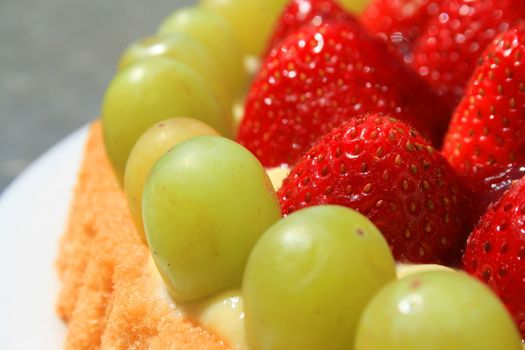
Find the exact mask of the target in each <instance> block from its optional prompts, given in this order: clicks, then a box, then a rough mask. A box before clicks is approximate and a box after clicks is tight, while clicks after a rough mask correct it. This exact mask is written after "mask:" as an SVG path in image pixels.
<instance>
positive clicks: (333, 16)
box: [268, 0, 357, 51]
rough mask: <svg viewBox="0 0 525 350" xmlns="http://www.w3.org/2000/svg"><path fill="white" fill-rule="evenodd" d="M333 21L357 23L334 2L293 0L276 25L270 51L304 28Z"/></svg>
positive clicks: (326, 0)
mask: <svg viewBox="0 0 525 350" xmlns="http://www.w3.org/2000/svg"><path fill="white" fill-rule="evenodd" d="M332 20H336V21H343V22H357V18H356V17H355V16H354V15H352V14H351V13H349V12H347V11H346V10H345V9H343V8H342V7H341V5H339V4H338V3H337V2H336V1H334V0H291V1H290V2H289V3H288V5H287V6H286V7H285V8H284V10H283V12H282V14H281V16H280V18H279V20H278V21H277V24H276V25H275V29H274V32H273V34H272V36H271V39H270V41H269V43H268V51H270V50H271V49H272V48H273V47H274V46H276V45H277V44H278V43H279V42H281V41H282V40H283V39H285V38H286V37H287V36H288V35H290V34H292V33H293V32H294V31H296V30H298V29H299V28H301V27H302V26H305V25H314V26H319V25H321V24H323V23H324V22H325V21H332Z"/></svg>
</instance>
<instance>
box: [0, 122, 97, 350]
mask: <svg viewBox="0 0 525 350" xmlns="http://www.w3.org/2000/svg"><path fill="white" fill-rule="evenodd" d="M86 135H87V127H84V128H82V129H79V130H78V131H76V132H75V133H73V134H71V135H70V136H68V137H67V138H66V139H64V140H63V141H62V142H60V143H59V144H57V145H56V146H54V147H53V148H52V149H50V150H49V151H48V152H46V153H45V154H44V155H43V156H41V157H40V158H39V159H38V160H37V161H35V162H34V163H33V164H32V165H31V166H30V167H29V168H27V169H26V170H25V171H24V172H23V173H22V174H21V175H20V176H19V177H18V178H17V179H16V180H15V181H14V182H13V183H12V184H11V185H10V186H9V187H8V188H7V189H6V190H5V192H4V193H3V194H2V196H1V197H0V349H2V350H19V349H20V350H22V349H23V350H29V349H31V350H35V349H50V350H51V349H57V350H58V349H62V348H63V342H64V335H65V326H64V324H63V323H62V322H61V321H60V320H59V319H58V317H57V316H56V313H55V309H54V308H55V303H56V297H57V292H58V280H57V275H56V272H55V269H54V261H55V259H56V255H57V245H58V239H59V237H60V235H61V234H62V232H63V230H64V228H65V224H66V218H67V213H68V207H69V201H70V199H71V195H72V189H73V186H74V184H75V180H76V174H77V170H78V168H79V165H80V160H81V156H82V150H83V145H84V141H85V139H86Z"/></svg>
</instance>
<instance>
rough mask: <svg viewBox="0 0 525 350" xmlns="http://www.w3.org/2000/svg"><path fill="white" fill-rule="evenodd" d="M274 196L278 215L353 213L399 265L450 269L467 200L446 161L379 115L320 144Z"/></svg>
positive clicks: (461, 237)
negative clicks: (326, 207)
mask: <svg viewBox="0 0 525 350" xmlns="http://www.w3.org/2000/svg"><path fill="white" fill-rule="evenodd" d="M278 195H279V198H280V201H281V205H282V210H283V214H285V215H287V214H290V213H292V212H293V211H295V210H298V209H301V208H304V207H308V206H313V205H319V204H338V205H344V206H347V207H350V208H353V209H356V210H358V211H359V212H361V213H363V214H364V215H366V216H368V217H369V218H370V219H371V220H372V221H373V222H374V223H375V224H376V225H377V227H378V228H379V229H380V230H381V232H382V233H383V234H384V236H385V238H386V240H387V241H388V243H389V244H390V246H391V248H392V250H393V253H394V256H395V257H396V259H398V260H401V261H411V262H419V263H445V264H450V263H457V262H459V260H460V257H461V249H462V247H463V245H464V243H465V240H466V234H467V230H468V228H467V227H466V224H465V222H464V218H465V217H467V216H468V215H466V214H467V209H466V208H467V206H466V196H465V193H464V189H463V187H462V186H461V184H460V183H459V181H458V178H457V176H456V174H455V173H454V171H453V170H452V169H451V167H450V166H449V164H448V163H447V161H446V160H445V158H444V157H443V156H442V155H441V154H440V153H439V152H438V151H436V150H434V149H433V148H432V147H431V146H430V145H429V143H428V141H427V140H425V139H424V138H423V137H421V136H420V135H419V134H418V133H417V132H416V131H414V130H413V129H411V128H410V127H409V126H408V125H406V124H404V123H402V122H400V121H397V120H395V119H392V118H387V117H384V116H382V115H378V114H371V115H368V116H366V117H360V118H354V119H352V120H351V121H350V122H348V123H346V124H344V125H342V126H341V127H339V128H338V129H336V130H334V131H333V132H332V133H330V134H328V135H326V136H325V137H324V138H322V139H321V140H320V141H319V143H318V144H317V145H316V146H314V147H313V148H312V149H311V150H310V151H309V152H308V153H307V154H306V155H305V156H304V157H303V158H302V159H301V160H300V161H299V162H298V163H297V165H296V166H295V167H294V168H293V169H292V171H291V173H290V175H289V176H288V177H287V178H286V179H285V180H284V183H283V186H282V187H281V189H280V190H279V192H278Z"/></svg>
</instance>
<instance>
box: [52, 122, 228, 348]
mask: <svg viewBox="0 0 525 350" xmlns="http://www.w3.org/2000/svg"><path fill="white" fill-rule="evenodd" d="M56 264H57V270H58V274H59V277H60V280H61V282H62V287H61V291H60V294H59V298H58V303H57V312H58V315H59V316H60V317H61V318H62V319H63V320H64V321H65V322H66V323H67V324H68V328H69V329H68V333H67V337H66V343H65V349H68V350H69V349H71V350H77V349H86V350H87V349H89V350H95V349H112V350H117V349H130V350H131V349H151V350H157V349H159V350H160V349H173V350H190V349H191V350H199V349H206V350H215V349H229V347H228V346H227V344H225V343H224V342H223V341H222V340H221V339H219V338H218V337H217V336H215V335H214V334H211V333H209V332H207V331H206V330H205V329H203V328H202V327H200V326H198V325H196V324H194V323H192V322H190V321H189V320H187V319H185V318H184V317H183V316H182V315H181V313H180V312H178V311H177V308H176V307H175V305H174V304H173V302H171V300H170V299H169V298H167V297H166V292H165V288H164V286H163V283H162V280H161V279H160V277H159V275H158V273H157V271H156V269H155V267H154V265H153V262H152V259H151V257H150V253H149V250H148V248H147V247H146V246H145V245H144V244H142V243H141V241H140V239H139V235H138V233H137V232H136V231H135V227H134V226H133V223H132V221H131V217H130V214H129V211H128V208H127V204H126V200H125V197H124V195H123V193H122V191H121V189H120V187H119V185H118V182H117V180H116V178H115V176H114V174H113V171H112V169H111V166H110V163H109V160H108V159H107V156H106V153H105V149H104V143H103V139H102V130H101V126H100V123H99V122H95V123H94V124H93V125H92V127H91V129H90V132H89V136H88V140H87V143H86V148H85V155H84V160H83V163H82V166H81V169H80V173H79V175H78V181H77V185H76V188H75V194H74V199H73V202H72V204H71V208H70V217H69V222H68V226H67V229H66V232H65V233H64V235H63V237H62V239H61V242H60V251H59V257H58V260H57V263H56Z"/></svg>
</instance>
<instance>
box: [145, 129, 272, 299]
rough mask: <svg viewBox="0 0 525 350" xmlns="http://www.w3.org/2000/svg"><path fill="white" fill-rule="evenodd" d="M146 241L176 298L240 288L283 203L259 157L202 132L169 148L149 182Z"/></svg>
mask: <svg viewBox="0 0 525 350" xmlns="http://www.w3.org/2000/svg"><path fill="white" fill-rule="evenodd" d="M142 212H143V216H144V224H145V228H146V235H147V239H148V244H149V246H150V249H151V251H152V252H153V258H154V260H155V262H156V264H157V267H158V269H159V272H160V274H161V275H162V277H163V279H164V281H165V282H166V284H167V286H168V290H169V291H170V294H171V295H172V296H173V297H174V299H176V300H182V301H185V300H195V299H199V298H202V297H206V296H209V295H211V294H214V293H217V292H219V291H221V290H225V289H229V288H235V287H240V284H241V280H242V274H243V271H244V266H245V264H246V260H247V259H248V255H249V254H250V251H251V249H252V247H253V245H254V244H255V242H256V241H257V239H258V238H259V236H260V235H261V234H262V233H263V232H264V231H265V230H266V229H267V228H268V227H269V226H270V225H272V224H273V223H274V222H276V221H277V220H278V219H279V218H280V205H279V201H278V199H277V196H276V194H275V191H274V190H273V187H272V184H271V183H270V180H269V179H268V176H267V175H266V172H265V171H264V168H263V167H262V165H261V164H260V163H259V161H258V160H257V159H256V158H255V156H253V155H252V154H251V153H250V152H249V151H248V150H246V149H245V148H243V147H242V146H241V145H239V144H237V143H235V142H233V141H230V140H228V139H225V138H222V137H218V136H199V137H195V138H192V139H190V140H188V141H185V142H183V143H181V144H179V145H177V146H175V147H174V148H173V149H171V150H170V151H168V153H166V154H165V155H164V156H162V157H161V158H160V160H159V161H158V162H157V163H156V164H155V166H154V167H153V169H152V170H151V172H150V175H149V177H148V179H147V181H146V186H145V188H144V192H143V197H142Z"/></svg>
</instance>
